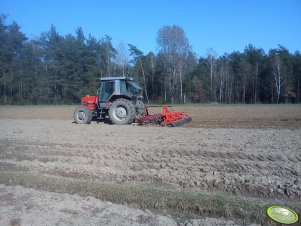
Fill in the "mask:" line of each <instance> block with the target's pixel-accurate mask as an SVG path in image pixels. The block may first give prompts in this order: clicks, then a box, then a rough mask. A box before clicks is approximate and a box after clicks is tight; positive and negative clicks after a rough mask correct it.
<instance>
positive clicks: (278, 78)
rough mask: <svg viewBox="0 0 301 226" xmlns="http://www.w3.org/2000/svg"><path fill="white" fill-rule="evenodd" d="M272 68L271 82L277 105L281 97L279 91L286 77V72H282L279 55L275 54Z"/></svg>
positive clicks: (282, 66) (282, 67)
mask: <svg viewBox="0 0 301 226" xmlns="http://www.w3.org/2000/svg"><path fill="white" fill-rule="evenodd" d="M272 66H273V71H272V73H273V80H274V81H273V82H274V86H275V89H276V94H277V103H279V99H280V96H281V89H282V87H283V85H284V79H285V77H286V72H285V71H284V65H283V62H282V59H281V57H280V56H279V53H275V54H274V57H273V60H272Z"/></svg>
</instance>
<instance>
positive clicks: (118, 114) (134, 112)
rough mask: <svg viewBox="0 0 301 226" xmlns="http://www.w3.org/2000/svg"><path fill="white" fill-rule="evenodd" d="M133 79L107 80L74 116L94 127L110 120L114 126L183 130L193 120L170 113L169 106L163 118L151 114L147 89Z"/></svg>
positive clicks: (107, 78) (78, 120) (116, 78)
mask: <svg viewBox="0 0 301 226" xmlns="http://www.w3.org/2000/svg"><path fill="white" fill-rule="evenodd" d="M133 80H134V79H133V78H130V77H104V78H101V79H100V88H99V89H98V91H97V95H96V96H89V95H87V96H84V97H82V98H81V102H82V105H81V106H79V107H77V108H76V110H75V112H74V120H75V122H76V123H78V124H90V123H91V121H92V119H96V120H104V119H105V118H109V119H110V120H111V122H112V123H113V124H119V125H126V124H131V123H132V122H137V123H139V124H145V123H156V124H160V125H162V126H165V125H170V126H180V125H182V124H184V123H187V122H189V121H190V120H191V118H190V117H189V116H188V115H187V114H184V113H182V112H170V111H169V110H168V108H167V107H166V106H164V107H163V112H162V114H149V113H148V112H149V111H148V109H147V108H145V106H144V103H143V101H142V98H143V96H142V94H143V89H142V88H141V87H140V86H139V85H138V84H136V83H134V82H133Z"/></svg>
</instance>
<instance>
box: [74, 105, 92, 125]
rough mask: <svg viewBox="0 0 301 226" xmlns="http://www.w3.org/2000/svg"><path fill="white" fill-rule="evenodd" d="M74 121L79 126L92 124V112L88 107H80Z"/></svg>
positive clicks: (75, 113)
mask: <svg viewBox="0 0 301 226" xmlns="http://www.w3.org/2000/svg"><path fill="white" fill-rule="evenodd" d="M74 121H75V122H76V123H77V124H90V123H91V121H92V112H91V110H90V109H89V108H88V107H86V106H79V107H77V108H76V109H75V112H74Z"/></svg>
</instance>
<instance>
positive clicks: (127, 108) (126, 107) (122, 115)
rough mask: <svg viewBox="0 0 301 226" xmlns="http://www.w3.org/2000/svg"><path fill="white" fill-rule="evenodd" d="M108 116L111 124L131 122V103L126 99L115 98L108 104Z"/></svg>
mask: <svg viewBox="0 0 301 226" xmlns="http://www.w3.org/2000/svg"><path fill="white" fill-rule="evenodd" d="M109 117H110V120H111V122H112V123H113V124H118V125H126V124H131V123H132V122H133V121H134V119H135V108H134V105H133V103H132V102H131V101H129V100H126V99H117V100H115V101H114V102H113V103H112V104H111V106H110V109H109Z"/></svg>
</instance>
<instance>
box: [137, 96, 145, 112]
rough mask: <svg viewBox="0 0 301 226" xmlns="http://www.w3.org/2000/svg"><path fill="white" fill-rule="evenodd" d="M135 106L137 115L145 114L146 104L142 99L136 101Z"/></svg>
mask: <svg viewBox="0 0 301 226" xmlns="http://www.w3.org/2000/svg"><path fill="white" fill-rule="evenodd" d="M135 108H136V115H144V109H145V106H144V103H143V101H142V100H137V101H136V106H135Z"/></svg>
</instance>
